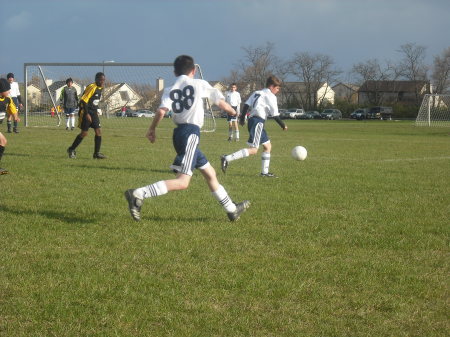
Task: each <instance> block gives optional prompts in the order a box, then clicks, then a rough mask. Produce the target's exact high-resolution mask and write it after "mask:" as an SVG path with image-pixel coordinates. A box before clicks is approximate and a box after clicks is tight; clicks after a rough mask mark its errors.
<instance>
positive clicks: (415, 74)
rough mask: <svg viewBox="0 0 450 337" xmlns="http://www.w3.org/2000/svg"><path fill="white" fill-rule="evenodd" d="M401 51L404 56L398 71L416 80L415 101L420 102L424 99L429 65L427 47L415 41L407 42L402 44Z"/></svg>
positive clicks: (405, 76) (410, 79)
mask: <svg viewBox="0 0 450 337" xmlns="http://www.w3.org/2000/svg"><path fill="white" fill-rule="evenodd" d="M398 52H399V53H401V54H403V58H402V59H401V60H400V63H399V64H398V67H397V71H398V73H399V74H400V76H401V77H403V78H405V79H406V80H409V81H413V82H415V86H414V89H415V90H414V91H415V101H416V104H417V105H418V104H420V102H421V101H422V97H423V93H422V92H421V91H422V89H423V82H424V81H426V80H427V72H428V67H427V65H426V64H425V56H426V48H425V47H424V46H418V45H416V44H415V43H407V44H404V45H401V46H400V50H398Z"/></svg>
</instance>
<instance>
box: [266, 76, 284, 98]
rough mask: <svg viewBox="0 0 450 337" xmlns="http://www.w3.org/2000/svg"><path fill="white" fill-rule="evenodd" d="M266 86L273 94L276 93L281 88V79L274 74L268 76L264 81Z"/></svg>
mask: <svg viewBox="0 0 450 337" xmlns="http://www.w3.org/2000/svg"><path fill="white" fill-rule="evenodd" d="M266 88H269V89H270V91H271V92H272V93H273V94H274V95H276V94H278V92H279V91H280V89H281V80H280V79H279V78H278V77H276V76H274V75H271V76H269V77H268V78H267V81H266Z"/></svg>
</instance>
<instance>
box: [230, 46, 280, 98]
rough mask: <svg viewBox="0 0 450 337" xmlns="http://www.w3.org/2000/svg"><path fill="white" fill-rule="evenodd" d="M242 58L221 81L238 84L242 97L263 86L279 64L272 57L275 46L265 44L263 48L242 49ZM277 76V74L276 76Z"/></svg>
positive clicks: (277, 60)
mask: <svg viewBox="0 0 450 337" xmlns="http://www.w3.org/2000/svg"><path fill="white" fill-rule="evenodd" d="M242 49H243V50H244V52H245V55H244V58H243V59H242V60H240V61H238V64H237V65H236V66H237V69H235V70H233V71H232V72H231V75H230V76H229V77H227V78H225V79H223V80H224V81H225V82H226V83H228V84H230V83H232V82H236V83H238V86H239V87H240V88H241V89H240V90H241V95H243V96H244V97H245V96H246V95H248V94H250V93H251V92H253V91H255V90H258V89H261V88H263V87H264V86H265V84H266V80H267V77H269V76H270V75H272V74H274V73H275V69H276V64H277V63H280V62H279V59H278V57H276V56H275V55H274V49H275V45H274V44H273V43H271V42H267V43H266V45H265V46H259V47H243V48H242ZM277 75H278V74H277Z"/></svg>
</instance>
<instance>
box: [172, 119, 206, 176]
mask: <svg viewBox="0 0 450 337" xmlns="http://www.w3.org/2000/svg"><path fill="white" fill-rule="evenodd" d="M172 141H173V147H174V148H175V151H176V152H177V155H176V157H175V159H174V161H173V164H172V165H171V166H170V168H171V169H172V170H175V171H176V172H179V173H184V174H187V175H190V176H191V175H192V171H193V170H194V169H196V168H201V167H203V166H205V165H206V164H208V159H206V157H205V155H204V154H203V153H202V151H200V149H199V148H198V145H199V142H200V128H199V127H198V126H197V125H193V124H180V125H178V126H177V127H176V128H175V129H174V130H173V137H172Z"/></svg>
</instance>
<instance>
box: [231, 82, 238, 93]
mask: <svg viewBox="0 0 450 337" xmlns="http://www.w3.org/2000/svg"><path fill="white" fill-rule="evenodd" d="M230 88H231V91H236V90H237V85H236V83H231V86H230Z"/></svg>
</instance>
